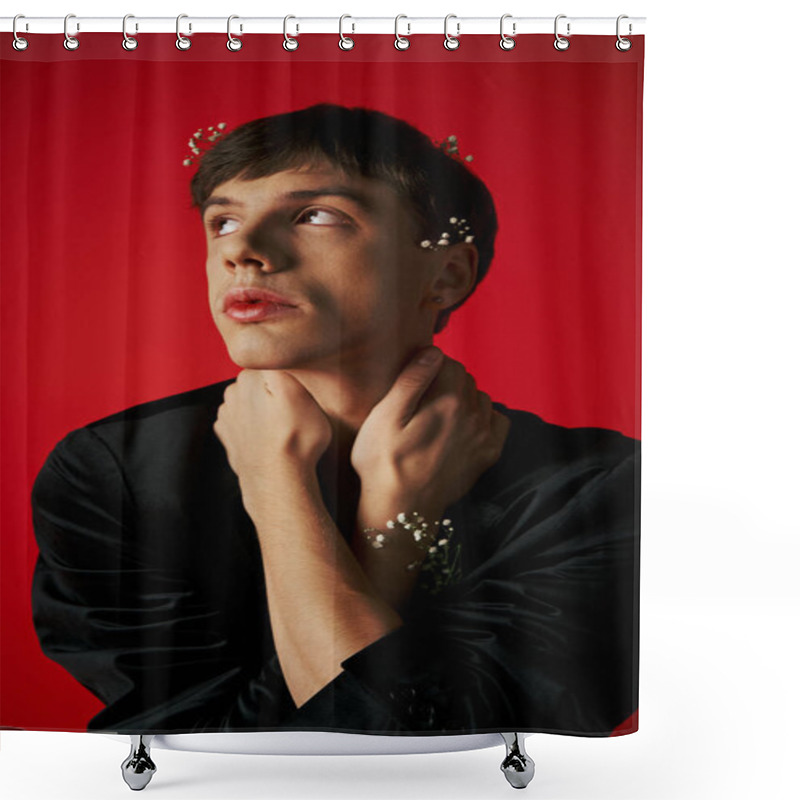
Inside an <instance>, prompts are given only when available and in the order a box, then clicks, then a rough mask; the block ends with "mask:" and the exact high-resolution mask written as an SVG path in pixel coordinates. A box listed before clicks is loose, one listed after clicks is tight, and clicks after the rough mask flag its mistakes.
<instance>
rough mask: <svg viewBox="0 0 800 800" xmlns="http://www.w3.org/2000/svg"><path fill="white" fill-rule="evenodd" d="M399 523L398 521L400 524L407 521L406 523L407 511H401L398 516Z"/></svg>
mask: <svg viewBox="0 0 800 800" xmlns="http://www.w3.org/2000/svg"><path fill="white" fill-rule="evenodd" d="M397 521H398V522H405V521H406V512H405V511H401V512H400V513H399V514H398V515H397Z"/></svg>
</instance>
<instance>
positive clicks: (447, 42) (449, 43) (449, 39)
mask: <svg viewBox="0 0 800 800" xmlns="http://www.w3.org/2000/svg"><path fill="white" fill-rule="evenodd" d="M450 17H455V18H456V35H455V36H451V35H450V34H449V33H448V32H447V22H448V20H449V19H450ZM460 31H461V23H460V22H458V16H457V15H456V14H448V15H447V16H446V17H445V18H444V46H445V49H446V50H458V46H459V45H460V44H461V42H459V41H458V36H459V33H460Z"/></svg>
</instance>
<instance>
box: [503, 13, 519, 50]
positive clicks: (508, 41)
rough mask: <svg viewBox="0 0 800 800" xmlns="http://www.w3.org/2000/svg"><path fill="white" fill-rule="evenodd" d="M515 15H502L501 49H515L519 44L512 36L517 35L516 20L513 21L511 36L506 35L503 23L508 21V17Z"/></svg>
mask: <svg viewBox="0 0 800 800" xmlns="http://www.w3.org/2000/svg"><path fill="white" fill-rule="evenodd" d="M513 16H514V15H513V14H503V16H502V17H500V49H501V50H513V49H514V48H515V47H516V45H517V43H516V42H515V41H514V39H513V38H512V37H513V36H516V33H517V23H516V22H512V23H511V36H506V35H505V33H503V23H504V22H505V21H506V17H513Z"/></svg>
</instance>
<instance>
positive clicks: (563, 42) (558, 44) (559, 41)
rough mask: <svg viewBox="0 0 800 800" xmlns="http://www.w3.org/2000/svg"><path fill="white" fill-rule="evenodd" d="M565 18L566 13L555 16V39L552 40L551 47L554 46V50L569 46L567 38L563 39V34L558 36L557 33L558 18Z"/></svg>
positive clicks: (564, 48)
mask: <svg viewBox="0 0 800 800" xmlns="http://www.w3.org/2000/svg"><path fill="white" fill-rule="evenodd" d="M566 18H567V15H566V14H559V15H558V16H557V17H556V23H555V28H554V30H555V34H556V40H555V41H554V42H553V47H555V49H556V50H566V49H567V48H568V47H569V39H565V38H564V37H563V36H559V34H558V21H559V20H560V19H566ZM567 36H569V22H568V23H567Z"/></svg>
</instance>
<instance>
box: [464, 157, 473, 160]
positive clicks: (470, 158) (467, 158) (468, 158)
mask: <svg viewBox="0 0 800 800" xmlns="http://www.w3.org/2000/svg"><path fill="white" fill-rule="evenodd" d="M464 161H472V156H467V157H466V158H465V159H464Z"/></svg>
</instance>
